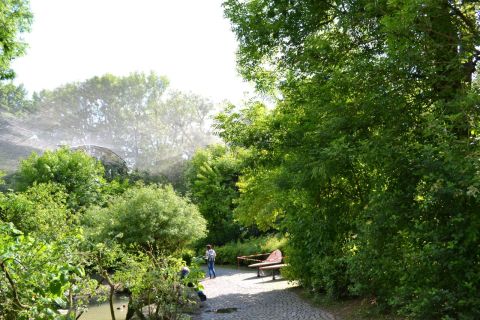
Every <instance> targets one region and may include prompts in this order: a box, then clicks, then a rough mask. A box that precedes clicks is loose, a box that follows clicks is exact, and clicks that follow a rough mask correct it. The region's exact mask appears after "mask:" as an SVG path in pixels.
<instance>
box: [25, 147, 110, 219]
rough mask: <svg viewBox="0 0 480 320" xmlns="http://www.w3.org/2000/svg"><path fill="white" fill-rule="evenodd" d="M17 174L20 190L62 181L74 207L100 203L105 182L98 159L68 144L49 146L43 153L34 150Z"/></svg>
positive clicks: (69, 203) (61, 183) (68, 202)
mask: <svg viewBox="0 0 480 320" xmlns="http://www.w3.org/2000/svg"><path fill="white" fill-rule="evenodd" d="M18 176H19V190H20V191H22V190H26V188H28V187H29V186H32V185H33V184H34V183H37V184H39V183H48V182H54V183H58V184H60V185H62V186H63V187H64V188H65V192H66V193H67V205H68V207H69V208H71V209H75V210H77V209H79V208H81V207H86V206H88V205H90V204H94V203H98V202H99V201H100V199H101V191H102V187H103V185H104V184H105V181H104V179H103V167H102V165H101V163H100V162H99V161H97V160H95V159H94V158H92V157H90V156H88V155H87V154H85V153H84V152H82V151H71V150H70V149H68V148H66V147H62V148H60V149H58V150H56V151H49V150H47V151H45V152H44V153H43V155H41V156H38V155H37V154H36V153H32V154H31V155H30V157H29V158H27V159H25V160H23V161H22V163H21V165H20V170H19V175H18Z"/></svg>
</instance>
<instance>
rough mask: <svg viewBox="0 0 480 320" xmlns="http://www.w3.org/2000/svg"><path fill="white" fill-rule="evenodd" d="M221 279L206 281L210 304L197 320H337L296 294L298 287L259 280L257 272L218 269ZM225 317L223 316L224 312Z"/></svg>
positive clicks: (280, 282) (264, 278)
mask: <svg viewBox="0 0 480 320" xmlns="http://www.w3.org/2000/svg"><path fill="white" fill-rule="evenodd" d="M215 269H216V271H217V277H216V278H215V279H205V280H204V281H203V282H202V284H203V285H204V287H205V291H204V292H205V294H206V295H207V302H206V303H205V304H204V305H203V307H202V308H201V313H200V314H198V315H197V316H195V317H194V320H209V319H219V320H220V319H222V320H230V319H235V320H257V319H258V320H270V319H271V320H279V319H302V320H310V319H311V320H317V319H318V320H335V319H336V318H335V317H334V316H332V315H331V314H329V313H327V312H325V311H323V310H321V309H318V308H316V307H313V306H312V305H310V304H309V303H307V302H305V301H304V300H302V299H300V297H299V296H298V295H297V294H296V293H295V287H296V284H295V283H291V282H288V281H286V280H285V279H282V278H281V277H277V279H276V280H272V277H271V276H265V277H260V278H258V277H257V274H256V272H255V270H243V269H241V270H237V269H232V268H225V267H218V266H217V267H216V268H215ZM222 311H223V312H225V313H221V312H222Z"/></svg>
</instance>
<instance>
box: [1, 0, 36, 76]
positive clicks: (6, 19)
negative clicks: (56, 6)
mask: <svg viewBox="0 0 480 320" xmlns="http://www.w3.org/2000/svg"><path fill="white" fill-rule="evenodd" d="M0 17H1V19H0V21H1V22H0V30H1V32H0V47H1V50H0V80H4V79H11V78H13V77H14V76H15V73H14V72H13V70H12V69H10V62H11V61H12V60H13V59H15V58H16V57H18V56H21V55H22V54H23V53H24V50H25V46H26V45H25V43H24V42H23V41H22V40H20V39H18V36H19V34H21V33H23V32H27V31H29V28H30V24H31V22H32V14H31V12H30V7H29V1H28V0H5V1H3V2H2V6H1V7H0Z"/></svg>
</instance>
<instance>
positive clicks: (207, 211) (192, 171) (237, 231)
mask: <svg viewBox="0 0 480 320" xmlns="http://www.w3.org/2000/svg"><path fill="white" fill-rule="evenodd" d="M245 158H246V153H245V152H244V150H241V149H238V150H235V151H232V150H229V149H228V148H226V147H225V146H221V145H212V146H209V147H207V148H205V149H201V150H198V151H197V152H196V153H195V155H194V156H193V157H192V159H191V160H190V161H189V162H188V166H187V169H186V171H185V179H186V181H187V182H186V184H187V190H188V192H189V194H190V196H191V198H192V200H193V201H194V203H196V204H197V205H198V209H199V210H200V212H201V214H202V215H203V217H205V219H206V220H207V228H208V237H207V239H206V241H209V242H211V243H215V244H216V245H222V244H225V243H227V242H229V241H234V240H236V239H238V238H239V237H240V236H241V233H242V228H241V226H240V225H239V224H238V223H237V222H236V221H235V220H234V218H233V210H234V209H235V207H236V204H235V201H236V200H237V199H238V197H239V193H238V187H237V185H236V183H237V182H238V176H239V175H240V172H241V170H242V168H243V167H244V160H245ZM244 231H245V230H244Z"/></svg>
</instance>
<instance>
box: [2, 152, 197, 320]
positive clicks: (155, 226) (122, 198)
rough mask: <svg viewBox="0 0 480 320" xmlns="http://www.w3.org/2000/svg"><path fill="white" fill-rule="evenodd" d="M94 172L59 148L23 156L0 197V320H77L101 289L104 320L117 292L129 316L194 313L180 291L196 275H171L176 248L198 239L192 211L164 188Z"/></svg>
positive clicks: (186, 293) (88, 161) (82, 157)
mask: <svg viewBox="0 0 480 320" xmlns="http://www.w3.org/2000/svg"><path fill="white" fill-rule="evenodd" d="M102 175H103V167H102V165H101V164H100V163H99V162H98V161H97V160H95V159H94V158H91V157H89V156H88V155H87V154H85V153H84V152H82V151H71V150H69V149H67V148H60V149H58V150H56V151H46V152H45V153H44V154H43V155H42V156H38V155H36V154H32V155H31V156H30V158H28V159H27V160H25V161H24V162H23V163H22V165H21V168H20V171H19V172H18V174H17V176H18V177H20V178H21V180H20V181H21V184H20V188H19V190H16V191H14V190H8V191H6V192H5V193H0V319H12V320H15V319H65V320H73V319H78V318H79V317H81V315H82V313H83V312H85V311H86V309H87V308H88V302H89V300H90V299H91V298H96V299H102V297H103V296H104V295H105V294H104V293H103V292H104V291H108V294H107V295H106V296H107V298H108V299H109V301H110V303H111V313H112V319H114V316H113V314H114V313H113V299H112V297H113V295H114V293H115V292H117V291H118V290H119V289H121V290H127V292H130V293H131V294H130V297H129V298H130V302H129V308H128V316H129V317H132V316H134V315H135V314H136V315H137V316H138V315H141V314H142V312H144V313H145V312H146V313H148V314H149V319H180V318H182V317H183V316H182V314H183V312H184V311H185V309H186V308H187V309H188V308H194V307H195V306H196V304H197V302H198V297H197V294H196V292H195V290H194V289H192V288H187V284H189V283H191V285H192V286H193V287H197V286H198V281H199V279H200V278H201V277H203V273H202V272H201V271H199V269H198V268H197V267H196V266H194V265H192V266H191V270H192V272H191V275H190V276H189V277H188V279H181V278H180V273H179V271H180V269H181V267H182V266H183V265H185V264H184V262H183V261H182V260H181V259H180V258H179V257H180V255H181V253H182V249H184V248H186V246H187V245H188V244H189V243H191V242H192V241H194V240H196V239H199V238H201V237H203V236H204V234H205V224H206V223H205V220H204V219H203V218H202V216H201V215H200V213H199V212H198V209H197V208H196V206H195V205H193V204H191V203H190V202H189V201H188V200H187V199H185V198H182V197H180V196H179V195H178V194H177V193H176V192H175V191H174V190H173V188H172V187H170V186H157V185H150V186H142V185H140V184H137V185H130V184H129V182H128V180H124V181H122V182H120V181H117V180H113V181H110V182H106V181H104V180H103V177H102ZM2 183H3V181H2ZM187 281H188V282H187ZM104 283H105V284H106V285H104ZM102 288H104V289H105V290H102ZM146 305H151V306H155V309H154V310H153V309H152V310H145V306H146Z"/></svg>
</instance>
